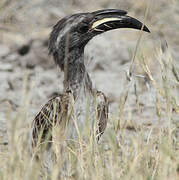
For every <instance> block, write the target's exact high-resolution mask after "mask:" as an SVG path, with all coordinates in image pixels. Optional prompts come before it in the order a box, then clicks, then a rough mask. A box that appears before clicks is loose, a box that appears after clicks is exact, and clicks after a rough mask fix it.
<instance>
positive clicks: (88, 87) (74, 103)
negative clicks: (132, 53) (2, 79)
mask: <svg viewBox="0 0 179 180" xmlns="http://www.w3.org/2000/svg"><path fill="white" fill-rule="evenodd" d="M118 28H133V29H138V30H143V31H146V32H150V31H149V29H148V28H147V27H146V26H145V25H143V23H141V22H140V21H138V20H137V19H135V18H133V17H130V16H128V15H127V12H126V11H124V10H119V9H104V10H98V11H94V12H91V13H89V12H88V13H78V14H73V15H69V16H66V17H65V18H63V19H61V20H60V21H58V22H57V24H56V25H55V26H54V27H53V30H52V32H51V34H50V39H49V54H50V55H52V56H53V58H54V60H55V62H56V64H57V65H58V66H59V67H60V69H61V70H62V71H63V72H64V90H63V93H62V94H60V95H59V96H57V97H54V98H52V99H50V100H49V101H48V102H47V103H46V104H45V105H44V106H43V107H42V109H41V111H40V112H39V113H38V114H37V116H36V117H35V119H34V121H33V128H32V131H33V132H32V138H33V145H36V144H37V141H38V139H39V137H40V141H39V142H40V143H42V142H44V140H45V139H46V138H47V136H48V140H49V141H51V140H52V138H53V130H52V129H53V126H56V125H59V128H60V130H59V131H58V132H59V134H58V135H60V136H63V137H64V139H65V140H68V139H74V138H76V137H78V135H79V132H80V130H81V129H83V128H84V127H85V125H86V119H87V121H88V122H87V123H88V125H89V126H90V129H91V130H93V128H92V127H91V126H92V124H93V125H94V121H96V122H95V123H96V129H95V130H94V131H95V134H96V137H97V141H98V140H99V138H100V136H101V135H102V134H103V132H104V130H105V128H106V125H107V120H108V100H107V98H106V96H105V95H104V93H102V92H100V91H97V90H95V89H94V88H93V86H92V81H91V79H90V76H89V74H88V72H87V70H86V67H85V59H84V48H85V46H86V44H87V43H88V42H89V41H90V40H91V39H92V38H93V37H94V36H96V35H98V34H102V33H103V32H107V31H110V30H113V29H118ZM88 104H89V105H88ZM87 114H88V116H89V118H88V117H87ZM82 135H84V134H82Z"/></svg>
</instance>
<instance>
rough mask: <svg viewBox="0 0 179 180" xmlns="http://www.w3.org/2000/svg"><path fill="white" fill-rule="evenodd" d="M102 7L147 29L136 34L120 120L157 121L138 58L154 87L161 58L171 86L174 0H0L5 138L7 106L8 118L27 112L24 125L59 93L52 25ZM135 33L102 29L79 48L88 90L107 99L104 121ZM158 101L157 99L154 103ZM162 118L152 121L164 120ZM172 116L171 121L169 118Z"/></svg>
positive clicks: (178, 14) (178, 23)
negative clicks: (121, 13) (132, 68)
mask: <svg viewBox="0 0 179 180" xmlns="http://www.w3.org/2000/svg"><path fill="white" fill-rule="evenodd" d="M104 8H117V9H123V10H126V11H128V14H129V15H130V16H133V17H135V18H137V19H139V20H140V21H142V22H144V21H145V24H146V25H147V27H148V28H149V29H150V31H151V33H150V34H148V33H143V36H142V40H141V42H140V44H139V47H138V51H137V54H136V61H135V72H134V74H135V75H136V78H135V83H134V84H135V85H134V84H133V85H131V87H130V88H129V95H128V100H127V102H126V105H125V110H124V114H127V116H125V119H127V120H128V119H130V120H135V121H136V122H139V123H148V124H151V123H154V124H155V123H156V122H158V121H157V120H158V119H159V117H158V116H157V113H156V102H157V98H158V96H157V95H156V91H157V90H156V89H157V88H156V87H154V86H152V83H151V82H150V80H149V78H148V76H147V75H146V72H145V71H144V69H142V67H141V66H140V62H141V61H142V60H143V59H145V61H146V62H147V64H148V66H149V69H150V71H151V74H152V76H153V78H154V79H155V81H156V82H157V83H159V84H160V80H161V73H162V69H161V67H160V61H159V60H158V59H160V60H161V59H162V60H163V61H165V57H169V58H170V60H171V59H172V65H173V66H174V67H175V74H176V75H175V77H174V75H171V79H173V80H174V81H176V82H178V81H177V77H178V75H177V73H178V72H177V71H178V69H179V62H178V61H179V60H178V59H179V30H178V29H179V0H157V1H155V0H151V1H147V0H110V1H109V0H98V1H96V0H91V1H84V0H68V1H65V0H31V1H28V0H1V1H0V124H1V125H0V137H2V138H5V136H4V134H6V128H5V127H6V119H7V118H6V115H7V112H9V109H11V110H12V111H11V114H12V116H14V114H16V113H17V111H18V109H19V108H24V109H27V111H25V110H24V112H26V113H27V116H26V117H27V118H26V119H25V120H27V122H28V123H29V122H31V121H32V119H33V118H34V116H35V114H36V113H37V112H38V111H39V110H40V108H41V107H42V105H43V104H45V103H46V102H47V101H48V100H49V98H51V97H52V96H54V95H55V94H58V93H60V92H61V91H62V85H63V74H62V73H61V72H60V70H59V69H58V68H57V67H56V65H55V64H54V62H53V59H52V57H49V55H48V37H49V33H50V31H51V30H52V27H53V25H55V24H56V22H57V21H58V20H59V19H61V18H63V17H64V16H66V15H68V14H73V13H79V12H90V11H95V10H99V9H104ZM146 9H147V10H148V11H147V17H146V19H145V18H144V17H145V12H146ZM139 34H140V32H139V31H136V30H132V29H121V30H114V31H110V32H107V33H105V34H102V35H100V36H97V37H95V38H94V39H93V40H91V41H90V43H89V44H88V45H87V47H86V49H85V56H86V57H85V59H86V64H87V65H88V68H89V71H90V76H91V78H92V80H93V81H94V87H96V88H97V89H98V90H101V91H103V92H104V93H105V94H106V95H107V96H108V97H109V100H110V103H111V108H110V113H111V116H112V114H118V110H119V102H120V99H121V97H122V95H123V94H124V92H125V91H126V89H125V88H126V70H128V69H129V65H130V63H131V60H132V57H133V55H134V52H135V48H136V44H137V40H138V38H139ZM166 54H167V56H166ZM136 84H137V86H136ZM161 86H162V85H161ZM135 87H137V88H135ZM171 87H172V88H173V87H174V88H173V96H175V97H177V96H178V91H177V90H178V84H177V85H176V84H174V86H172V85H171ZM176 99H177V98H176ZM177 100H178V99H177ZM164 101H165V99H161V100H160V102H161V104H162V103H163V102H164ZM137 103H138V105H139V106H140V110H138V107H136V104H137ZM177 103H178V102H176V104H177ZM24 104H25V105H24ZM175 111H177V110H176V109H174V112H175ZM161 112H162V108H161ZM162 113H163V115H162V116H161V117H162V118H160V119H161V120H162V121H163V122H165V114H164V112H162ZM131 114H132V115H131ZM174 118H176V119H177V113H174ZM3 141H5V140H3Z"/></svg>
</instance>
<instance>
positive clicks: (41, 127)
mask: <svg viewBox="0 0 179 180" xmlns="http://www.w3.org/2000/svg"><path fill="white" fill-rule="evenodd" d="M70 100H71V95H70V94H69V93H64V94H61V95H59V96H56V97H54V98H52V99H50V100H49V101H48V102H47V103H46V104H45V105H44V106H43V107H42V109H41V110H40V112H39V113H38V114H37V115H36V117H35V119H34V120H33V123H32V145H33V146H34V145H35V146H36V144H37V142H38V141H39V143H42V142H44V141H48V142H49V141H51V140H52V127H53V126H55V125H56V124H60V125H61V126H62V127H64V126H65V125H66V124H65V123H62V121H63V119H64V120H65V121H66V119H67V117H69V104H71V103H70ZM64 124H65V125H64Z"/></svg>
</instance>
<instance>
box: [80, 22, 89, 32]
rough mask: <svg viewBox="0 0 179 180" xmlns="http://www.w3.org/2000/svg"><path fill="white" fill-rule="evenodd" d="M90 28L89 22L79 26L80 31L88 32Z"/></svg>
mask: <svg viewBox="0 0 179 180" xmlns="http://www.w3.org/2000/svg"><path fill="white" fill-rule="evenodd" d="M88 30H89V27H88V25H87V24H83V25H81V26H79V28H78V32H79V33H86V32H87V31H88Z"/></svg>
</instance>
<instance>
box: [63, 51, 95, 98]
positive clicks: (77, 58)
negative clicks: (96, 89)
mask: <svg viewBox="0 0 179 180" xmlns="http://www.w3.org/2000/svg"><path fill="white" fill-rule="evenodd" d="M65 60H66V62H67V63H66V66H64V74H65V78H64V90H72V92H73V94H74V97H77V96H78V95H79V93H83V92H82V90H88V91H91V90H92V82H91V79H90V77H89V75H88V72H87V71H86V67H85V64H84V50H76V49H75V50H74V51H72V52H70V53H69V56H68V57H67V58H66V59H65ZM65 67H66V68H65Z"/></svg>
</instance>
